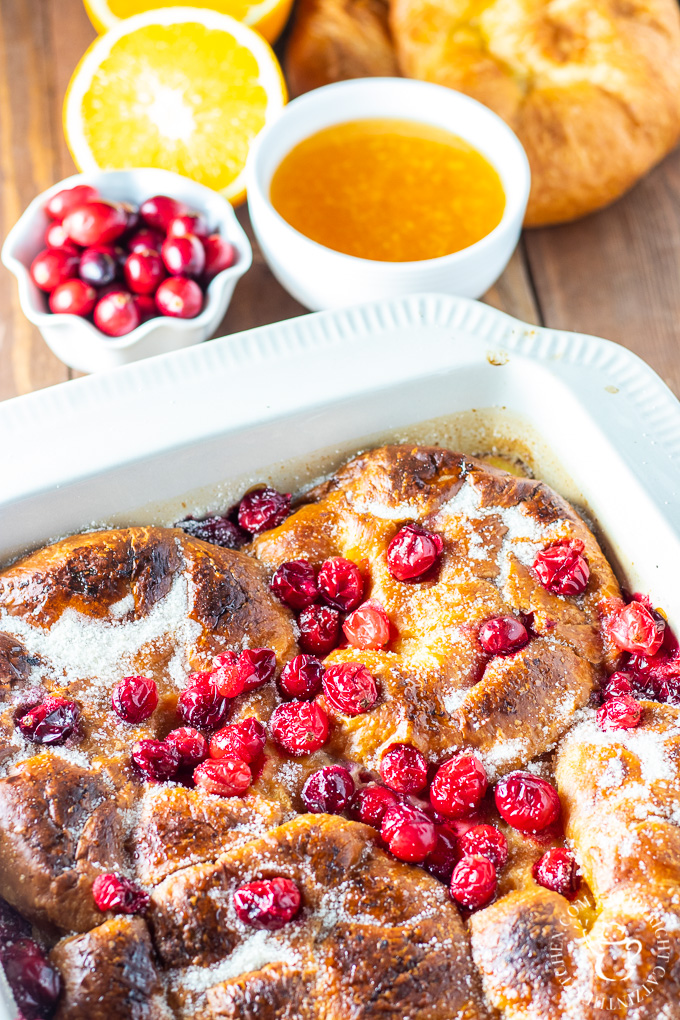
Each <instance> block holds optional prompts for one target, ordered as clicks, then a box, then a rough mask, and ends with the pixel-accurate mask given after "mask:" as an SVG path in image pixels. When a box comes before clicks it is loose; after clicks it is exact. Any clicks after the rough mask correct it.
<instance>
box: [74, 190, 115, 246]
mask: <svg viewBox="0 0 680 1020" xmlns="http://www.w3.org/2000/svg"><path fill="white" fill-rule="evenodd" d="M127 226H128V218H127V213H126V211H125V209H124V208H123V207H122V206H121V205H120V204H118V203H117V202H106V201H104V199H101V198H99V199H95V200H93V201H91V202H85V203H83V205H77V206H74V207H73V208H72V209H70V210H69V212H68V214H67V215H66V217H65V218H64V230H65V231H66V233H67V234H68V236H69V237H70V238H71V240H72V241H75V242H76V244H81V245H82V246H83V247H84V248H89V247H90V245H93V244H110V243H111V241H115V240H116V238H117V237H120V235H121V234H124V233H125V231H126V230H127Z"/></svg>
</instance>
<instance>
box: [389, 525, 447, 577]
mask: <svg viewBox="0 0 680 1020" xmlns="http://www.w3.org/2000/svg"><path fill="white" fill-rule="evenodd" d="M443 548H444V542H443V540H442V537H441V535H435V534H433V533H432V532H430V531H426V530H425V528H422V527H421V526H420V525H419V524H405V525H404V527H403V528H401V529H400V530H399V531H398V532H397V534H396V535H395V536H394V538H393V539H392V541H391V542H390V544H389V546H388V547H387V566H388V568H389V571H390V574H391V575H392V577H394V578H395V579H396V580H397V581H420V580H421V579H422V578H423V577H424V575H425V574H428V573H429V571H430V570H432V569H433V568H434V567H435V566H436V564H437V563H438V562H439V557H440V556H441V554H442V550H443Z"/></svg>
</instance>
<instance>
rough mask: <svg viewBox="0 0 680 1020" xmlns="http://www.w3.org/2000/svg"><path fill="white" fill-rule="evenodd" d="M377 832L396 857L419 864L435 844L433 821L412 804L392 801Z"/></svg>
mask: <svg viewBox="0 0 680 1020" xmlns="http://www.w3.org/2000/svg"><path fill="white" fill-rule="evenodd" d="M380 835H381V836H382V838H383V840H384V841H385V843H386V844H387V847H388V849H389V850H390V852H391V853H393V854H394V856H395V857H397V858H398V859H399V860H400V861H409V862H411V863H413V864H422V862H423V861H424V860H425V858H426V857H427V855H428V854H431V853H432V851H433V850H434V849H435V847H436V845H437V830H436V828H435V824H434V822H433V821H431V820H430V819H429V818H428V817H427V815H426V814H425V812H424V811H420V810H419V809H418V808H416V807H413V806H412V805H411V804H395V806H394V807H391V808H388V810H387V811H386V812H385V815H384V817H383V820H382V825H381V826H380Z"/></svg>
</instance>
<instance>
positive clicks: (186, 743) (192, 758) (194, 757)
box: [165, 726, 209, 769]
mask: <svg viewBox="0 0 680 1020" xmlns="http://www.w3.org/2000/svg"><path fill="white" fill-rule="evenodd" d="M165 743H166V744H167V745H168V747H171V748H172V749H173V750H174V751H176V752H177V754H178V755H179V764H180V768H185V769H194V768H196V766H197V765H200V764H201V762H202V761H205V760H206V758H207V757H208V753H209V752H208V741H207V740H206V739H205V737H204V736H203V734H202V733H199V732H198V730H195V729H194V728H193V726H180V727H179V728H178V729H176V730H171V731H170V732H169V733H168V735H167V737H166V738H165Z"/></svg>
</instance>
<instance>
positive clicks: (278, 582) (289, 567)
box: [271, 560, 319, 609]
mask: <svg viewBox="0 0 680 1020" xmlns="http://www.w3.org/2000/svg"><path fill="white" fill-rule="evenodd" d="M271 589H272V591H273V592H274V594H275V595H276V596H277V598H279V599H280V600H281V601H282V602H283V603H284V604H285V605H286V606H290V608H291V609H305V607H306V606H311V604H312V603H313V602H315V601H316V599H317V597H318V595H319V589H318V587H317V584H316V570H315V569H314V567H313V566H312V564H311V563H310V562H309V560H288V561H287V562H286V563H282V564H281V566H280V567H279V568H278V569H277V570H276V572H275V573H274V576H273V577H272V582H271Z"/></svg>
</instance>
